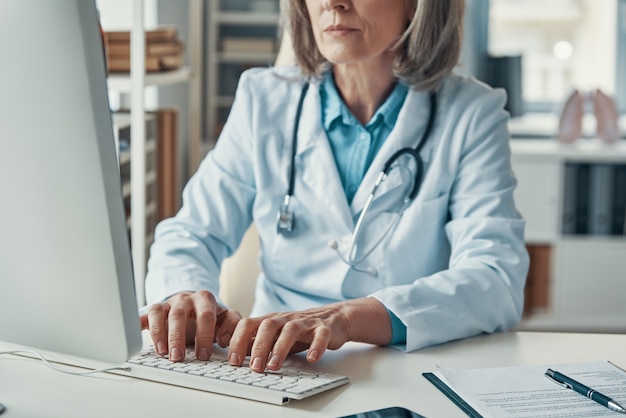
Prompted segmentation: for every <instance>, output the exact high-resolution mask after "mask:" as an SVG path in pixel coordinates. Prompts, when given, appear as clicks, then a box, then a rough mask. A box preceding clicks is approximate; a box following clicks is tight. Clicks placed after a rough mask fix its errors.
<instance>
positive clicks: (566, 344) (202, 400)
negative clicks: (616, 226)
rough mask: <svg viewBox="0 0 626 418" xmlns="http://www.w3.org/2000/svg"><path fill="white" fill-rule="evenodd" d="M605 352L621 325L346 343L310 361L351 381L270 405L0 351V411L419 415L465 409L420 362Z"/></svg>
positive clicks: (616, 358)
mask: <svg viewBox="0 0 626 418" xmlns="http://www.w3.org/2000/svg"><path fill="white" fill-rule="evenodd" d="M2 349H3V344H2V343H0V351H1V350H2ZM604 359H606V360H611V361H613V362H614V363H616V364H617V365H619V366H621V367H626V335H623V334H613V335H609V334H566V333H531V332H512V333H504V334H494V335H485V336H479V337H475V338H470V339H467V340H464V341H459V342H453V343H449V344H445V345H441V346H438V347H431V348H428V349H424V350H421V351H416V352H413V353H408V354H406V353H403V352H400V351H398V350H395V349H393V348H381V347H372V346H368V345H364V344H355V343H351V344H348V345H346V346H344V347H343V348H342V349H340V350H338V351H335V352H328V353H327V354H326V355H325V356H324V358H323V359H322V361H321V362H320V363H318V365H317V366H316V367H318V368H319V369H322V370H324V371H327V372H333V373H340V374H345V375H347V376H350V378H351V383H350V384H349V385H346V386H343V387H340V388H337V389H334V390H331V391H330V392H328V393H325V394H322V395H319V396H315V397H313V398H310V399H307V400H304V401H292V402H291V403H290V404H287V405H285V406H274V405H269V404H264V403H260V402H253V401H247V400H240V399H236V398H231V397H227V396H221V395H214V394H211V393H206V392H200V391H195V390H189V389H183V388H178V387H174V386H168V385H163V384H159V383H153V382H147V381H141V380H136V379H131V378H127V377H122V376H116V375H110V374H101V375H95V376H92V377H84V376H82V377H77V376H70V375H65V374H61V373H59V372H55V371H53V370H51V369H49V368H48V367H46V366H45V365H44V364H43V363H42V362H41V361H39V360H34V359H28V358H21V357H14V356H0V402H2V403H4V404H5V406H6V407H7V411H6V412H5V414H4V415H2V418H30V417H37V418H42V417H64V418H69V417H81V418H83V417H112V416H114V417H150V418H157V417H168V418H178V417H185V418H187V417H189V418H191V417H196V416H211V417H258V418H261V417H338V416H342V415H349V414H354V413H357V412H362V411H366V410H371V409H376V408H380V407H385V406H404V407H406V408H409V409H412V410H414V411H415V412H418V413H420V414H422V415H425V416H427V417H463V416H465V415H464V414H463V413H462V412H461V411H460V410H459V409H457V407H456V406H455V405H453V404H452V402H450V401H449V400H448V399H447V398H446V397H445V396H444V395H442V394H441V393H440V392H439V391H438V390H437V389H436V388H435V387H434V386H432V385H431V384H430V383H429V382H428V381H426V379H424V378H423V377H422V376H421V373H422V372H424V371H431V370H433V369H434V368H435V366H436V365H442V366H448V367H458V368H475V367H497V366H513V365H531V364H550V363H551V364H556V363H565V362H583V361H593V360H604ZM293 361H295V362H301V361H303V360H302V359H301V358H299V357H298V358H296V359H294V360H293Z"/></svg>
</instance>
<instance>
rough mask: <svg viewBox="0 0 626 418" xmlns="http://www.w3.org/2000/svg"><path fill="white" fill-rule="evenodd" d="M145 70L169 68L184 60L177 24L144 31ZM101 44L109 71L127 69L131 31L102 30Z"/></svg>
mask: <svg viewBox="0 0 626 418" xmlns="http://www.w3.org/2000/svg"><path fill="white" fill-rule="evenodd" d="M145 39H146V44H145V51H146V57H145V61H146V71H147V72H156V71H170V70H176V69H178V68H180V67H181V66H182V64H183V49H184V48H183V44H182V42H181V41H180V40H179V39H178V31H177V30H176V27H173V26H166V27H160V28H157V29H154V30H146V31H145ZM104 47H105V51H106V56H107V68H108V70H109V72H112V73H115V72H129V71H130V31H107V32H104Z"/></svg>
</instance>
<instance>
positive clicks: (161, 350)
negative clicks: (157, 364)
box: [157, 341, 167, 356]
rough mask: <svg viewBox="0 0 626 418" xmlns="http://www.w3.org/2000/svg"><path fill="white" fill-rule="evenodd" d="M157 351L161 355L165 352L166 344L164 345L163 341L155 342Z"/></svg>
mask: <svg viewBox="0 0 626 418" xmlns="http://www.w3.org/2000/svg"><path fill="white" fill-rule="evenodd" d="M157 353H159V354H160V355H162V356H164V355H165V354H167V346H166V345H165V343H164V342H163V341H159V342H158V343H157Z"/></svg>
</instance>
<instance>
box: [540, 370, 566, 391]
mask: <svg viewBox="0 0 626 418" xmlns="http://www.w3.org/2000/svg"><path fill="white" fill-rule="evenodd" d="M550 371H551V370H550V369H548V370H547V371H546V372H545V373H544V374H543V375H544V376H545V377H546V378H548V380H550V381H552V382H554V383H556V384H557V385H559V386H563V387H564V388H565V389H573V387H572V385H570V384H567V383H565V382H559V381H558V380H556V379H555V378H554V377H553V376H552V375H550V373H549V372H550Z"/></svg>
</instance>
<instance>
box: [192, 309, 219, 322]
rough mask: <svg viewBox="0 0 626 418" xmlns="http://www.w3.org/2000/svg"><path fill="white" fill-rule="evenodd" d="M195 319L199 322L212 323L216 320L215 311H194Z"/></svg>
mask: <svg viewBox="0 0 626 418" xmlns="http://www.w3.org/2000/svg"><path fill="white" fill-rule="evenodd" d="M196 319H197V320H198V321H200V322H211V323H214V322H215V320H216V316H215V312H213V311H210V310H209V311H199V312H196Z"/></svg>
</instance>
